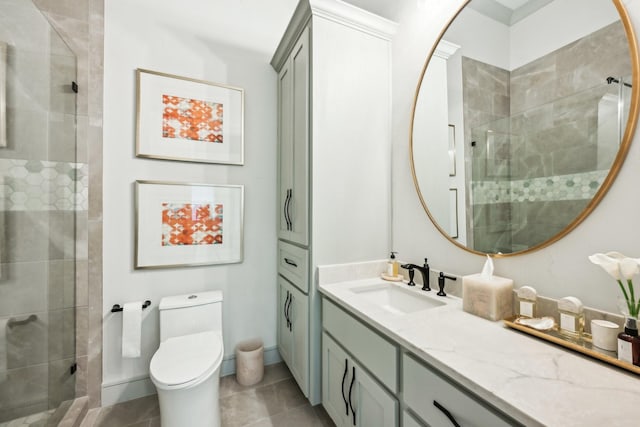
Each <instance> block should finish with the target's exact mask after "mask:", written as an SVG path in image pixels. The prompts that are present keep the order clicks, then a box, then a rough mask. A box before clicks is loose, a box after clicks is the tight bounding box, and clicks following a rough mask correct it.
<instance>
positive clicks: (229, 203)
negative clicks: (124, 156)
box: [135, 181, 244, 268]
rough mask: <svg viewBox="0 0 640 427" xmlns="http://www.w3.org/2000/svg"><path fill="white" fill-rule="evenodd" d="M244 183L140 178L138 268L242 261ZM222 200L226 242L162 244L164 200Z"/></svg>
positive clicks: (210, 201) (137, 191)
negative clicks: (171, 181)
mask: <svg viewBox="0 0 640 427" xmlns="http://www.w3.org/2000/svg"><path fill="white" fill-rule="evenodd" d="M243 199H244V186H242V185H229V186H227V185H203V184H194V185H190V184H181V183H162V182H153V181H137V182H136V201H137V217H136V230H137V231H136V243H137V244H136V262H135V267H136V268H151V267H177V266H188V265H206V264H228V263H238V262H242V255H243V254H242V242H243V235H242V234H243V231H242V221H243V204H244V203H243ZM163 203H192V204H211V205H213V204H220V203H221V204H222V205H223V213H222V218H223V219H222V235H223V239H222V244H213V245H180V246H162V204H163Z"/></svg>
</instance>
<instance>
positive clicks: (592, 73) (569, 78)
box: [463, 22, 631, 252]
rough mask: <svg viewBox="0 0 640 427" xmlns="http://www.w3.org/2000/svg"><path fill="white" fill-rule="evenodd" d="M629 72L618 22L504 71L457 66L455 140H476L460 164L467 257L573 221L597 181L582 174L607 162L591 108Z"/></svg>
mask: <svg viewBox="0 0 640 427" xmlns="http://www.w3.org/2000/svg"><path fill="white" fill-rule="evenodd" d="M576 58H580V63H581V64H582V65H581V67H580V68H576V66H575V65H576V64H575V61H576ZM630 73H631V64H630V58H629V53H628V43H627V40H626V35H625V33H624V29H623V27H622V24H621V23H620V22H616V23H613V24H610V25H608V26H606V27H604V28H602V29H600V30H598V31H595V32H594V33H592V34H590V35H588V36H586V37H584V38H582V39H580V40H578V41H576V42H573V43H571V44H569V45H567V46H565V47H563V48H561V49H558V50H557V51H554V52H552V53H550V54H548V55H546V56H543V57H541V58H539V59H537V60H535V61H532V62H531V63H529V64H526V65H524V66H522V67H519V68H517V69H515V70H513V71H512V72H511V73H509V72H507V71H506V70H501V69H497V68H496V67H492V66H490V65H487V64H483V63H480V62H478V61H475V60H473V59H470V58H463V81H464V97H465V99H464V108H465V111H464V114H465V132H469V133H465V135H469V137H468V138H469V139H468V141H467V143H468V144H469V143H470V142H471V140H474V141H476V146H475V147H474V148H472V149H471V151H470V152H471V154H470V156H472V158H470V159H468V160H469V161H468V162H467V163H468V164H469V165H472V169H473V172H472V173H473V175H468V176H473V181H474V182H473V188H469V189H468V190H473V196H472V197H473V200H472V203H473V205H472V208H473V209H469V210H468V211H469V212H473V223H474V227H473V231H474V235H473V242H474V247H475V249H477V250H481V251H489V252H494V251H496V250H502V251H512V250H521V249H525V248H526V247H528V246H530V244H529V242H531V241H534V242H538V243H539V242H542V241H543V240H546V239H547V238H551V237H552V236H554V235H555V234H557V233H559V232H560V231H562V230H563V229H564V227H565V226H566V224H568V223H570V222H571V221H572V220H573V219H575V218H576V217H577V216H578V215H579V213H580V212H581V211H582V210H583V209H584V208H585V206H586V205H587V203H588V202H589V200H590V199H591V197H592V196H593V195H594V194H595V191H596V190H597V189H598V188H599V184H601V183H602V181H603V179H604V177H605V176H606V171H605V172H602V171H600V172H596V173H595V175H594V174H593V173H591V171H594V170H597V169H598V168H599V165H603V164H604V165H607V168H608V165H610V164H611V163H612V162H613V159H614V157H615V155H616V154H617V148H618V144H617V143H614V144H611V146H610V147H604V149H603V146H602V144H600V145H599V144H598V139H597V131H598V105H599V104H598V103H599V101H600V100H601V99H602V98H603V96H606V95H607V94H609V95H611V96H613V97H614V99H615V97H616V96H617V93H618V87H617V85H607V84H606V78H607V77H609V76H612V77H616V78H621V77H624V76H628V75H630ZM489 76H491V78H492V79H490V77H489ZM481 83H483V84H481ZM505 87H506V88H507V92H506V94H507V95H509V94H510V96H506V97H505ZM492 90H495V93H493V94H491V95H490V96H492V98H487V93H485V92H487V91H489V92H490V91H492ZM486 99H492V102H490V103H487V102H482V101H483V100H486ZM505 111H507V113H508V114H505ZM507 115H508V116H509V119H506V118H505V117H507ZM490 120H493V121H492V122H491V123H489V124H487V123H488V122H489V121H490ZM488 129H491V130H492V131H493V132H489V133H487V130H488ZM488 141H490V144H487V142H488ZM466 146H467V147H468V146H469V145H466ZM607 148H608V149H607ZM468 193H469V194H471V193H472V191H469V192H468ZM505 196H506V197H505ZM507 199H508V200H507ZM532 239H533V240H532ZM509 249H511V250H509Z"/></svg>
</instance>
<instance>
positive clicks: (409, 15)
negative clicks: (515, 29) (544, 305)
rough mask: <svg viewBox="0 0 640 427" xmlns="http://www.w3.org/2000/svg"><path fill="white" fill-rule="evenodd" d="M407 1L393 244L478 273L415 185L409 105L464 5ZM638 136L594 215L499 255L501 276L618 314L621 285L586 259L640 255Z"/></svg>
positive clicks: (637, 14) (405, 255) (398, 82)
mask: <svg viewBox="0 0 640 427" xmlns="http://www.w3.org/2000/svg"><path fill="white" fill-rule="evenodd" d="M416 3H417V2H415V1H413V0H406V1H405V5H404V10H403V13H402V14H401V19H400V20H399V28H398V33H397V34H396V37H395V39H394V51H393V59H394V61H393V62H394V68H393V116H394V120H393V180H392V186H393V216H394V219H393V247H394V248H395V250H397V251H399V252H400V254H401V255H402V256H401V259H402V260H405V261H412V262H419V261H420V260H422V259H423V258H424V257H429V263H430V265H431V266H432V267H433V268H435V269H439V270H444V271H447V272H451V273H454V274H470V273H474V272H478V271H480V269H481V268H482V264H483V262H484V259H483V258H482V257H481V256H478V255H473V254H471V253H468V252H466V251H464V250H462V249H459V248H458V247H456V246H454V245H453V244H451V243H450V242H449V241H448V240H446V239H445V238H444V237H443V236H442V235H441V234H440V233H439V232H438V231H437V229H436V228H435V227H434V226H433V225H432V224H431V222H430V221H429V218H428V217H427V215H426V213H425V212H424V210H423V209H422V206H421V205H420V202H419V201H418V197H417V196H416V191H415V188H414V186H413V182H412V178H411V173H410V167H409V142H408V141H409V138H408V132H409V122H410V112H411V102H412V100H413V96H414V92H415V88H416V83H417V81H418V77H419V74H420V70H421V68H422V66H423V62H424V60H425V58H426V55H427V53H428V52H429V51H430V50H431V48H432V46H433V44H434V43H435V42H436V39H437V37H438V34H439V33H440V31H441V30H442V28H443V26H444V25H446V23H447V22H448V21H449V19H450V18H451V17H452V16H453V15H454V14H455V12H456V10H457V9H458V8H459V7H460V6H461V5H462V4H463V3H464V2H463V1H462V0H456V1H451V2H442V1H438V0H427V1H425V2H424V4H425V6H424V8H421V9H419V8H418V7H417V5H416ZM623 3H624V4H626V5H627V8H628V12H629V14H630V16H631V19H632V23H633V24H634V26H635V27H636V28H640V3H639V2H637V1H632V0H627V1H624V2H623ZM638 139H640V134H637V136H636V137H635V138H634V142H633V144H632V145H631V148H630V151H629V154H628V156H627V159H626V161H625V163H624V164H623V166H622V169H621V171H620V173H619V175H618V178H617V180H616V182H615V183H614V185H613V186H612V187H611V189H610V190H609V192H608V194H607V195H606V196H605V198H604V200H603V201H602V202H601V203H600V205H599V206H598V207H597V208H596V209H595V210H594V212H593V213H591V215H590V216H589V217H588V218H587V219H586V220H585V221H584V222H583V223H582V224H580V225H579V226H578V227H577V228H576V229H575V230H574V231H573V232H571V233H570V234H569V235H567V236H566V237H564V238H563V239H562V240H560V241H559V242H557V243H555V244H553V245H551V246H549V247H547V248H545V249H542V250H540V251H537V252H534V253H532V254H528V255H520V256H515V257H509V258H503V259H497V260H495V267H496V274H498V275H502V276H506V277H510V278H513V279H514V280H515V283H516V286H522V285H524V284H528V285H532V286H534V287H535V288H536V289H538V291H539V292H540V293H541V294H543V295H547V296H550V297H555V298H559V297H563V296H566V295H575V296H577V297H579V298H581V299H582V300H583V302H584V303H585V304H586V305H588V306H591V307H597V308H601V309H604V310H609V311H617V308H616V298H617V296H618V293H619V292H620V291H619V289H618V288H617V285H616V284H615V282H613V280H612V279H611V278H609V276H608V275H606V273H604V272H603V271H602V270H601V269H600V268H599V267H597V266H594V265H593V264H591V263H590V262H589V261H588V259H587V256H588V255H591V254H593V253H595V252H604V251H611V250H617V251H620V252H622V253H625V254H628V255H630V256H634V257H638V256H640V246H639V245H638V242H640V222H639V220H638V216H637V212H638V210H639V209H640V192H638V191H637V182H638V179H640V175H639V174H640V172H638V171H640V141H638Z"/></svg>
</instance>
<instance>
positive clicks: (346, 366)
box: [322, 333, 398, 427]
mask: <svg viewBox="0 0 640 427" xmlns="http://www.w3.org/2000/svg"><path fill="white" fill-rule="evenodd" d="M322 403H323V405H324V407H325V409H326V411H327V413H328V414H329V416H330V417H331V418H332V419H333V421H334V422H335V423H336V426H338V427H340V426H344V427H347V426H355V427H358V426H360V427H394V426H397V425H398V402H397V400H396V399H395V398H394V397H393V396H392V395H391V394H389V393H388V392H387V391H386V390H385V389H384V388H383V387H382V386H381V385H379V384H378V383H377V382H376V381H375V380H374V379H373V378H372V377H371V376H370V375H369V374H368V373H367V372H366V371H365V370H364V369H363V368H362V367H361V366H360V365H359V364H358V363H357V362H355V361H354V360H353V359H352V358H351V357H350V356H349V355H348V354H347V353H346V352H345V351H344V350H343V349H342V347H341V346H340V345H339V344H338V343H336V342H335V341H334V340H333V339H332V338H331V337H330V336H329V335H327V334H326V333H324V334H323V335H322Z"/></svg>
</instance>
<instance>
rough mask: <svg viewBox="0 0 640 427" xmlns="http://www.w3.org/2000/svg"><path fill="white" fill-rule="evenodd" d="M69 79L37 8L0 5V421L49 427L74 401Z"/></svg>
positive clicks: (68, 64)
mask: <svg viewBox="0 0 640 427" xmlns="http://www.w3.org/2000/svg"><path fill="white" fill-rule="evenodd" d="M75 80H76V57H75V56H74V54H73V53H72V51H71V50H70V49H69V47H68V46H67V45H66V44H65V43H64V42H63V40H62V39H61V37H60V36H59V35H58V34H57V33H56V31H54V29H53V28H52V26H51V25H50V24H49V22H48V21H47V19H46V18H45V17H44V15H43V14H42V13H41V12H40V11H39V10H38V9H37V8H36V6H35V5H34V4H33V3H32V2H31V1H30V0H0V425H5V424H3V423H7V422H8V421H10V420H16V421H15V422H14V424H16V425H49V424H50V423H51V421H52V417H55V416H56V410H58V408H59V407H61V404H62V403H63V402H66V401H70V400H72V399H74V397H75V375H74V373H75V370H76V364H75V356H76V332H75V331H76V313H75V308H76V303H75V299H76V295H75V289H76V286H75V283H76V213H77V211H79V210H86V207H83V206H82V204H83V202H82V200H81V198H80V197H79V194H78V185H77V184H78V180H79V179H80V178H81V177H82V175H83V171H82V166H81V165H80V164H78V163H76V91H77V86H76V84H75V83H74V82H75ZM47 420H49V421H47ZM20 422H21V423H20ZM48 423H49V424H48ZM14 424H11V425H14Z"/></svg>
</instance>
